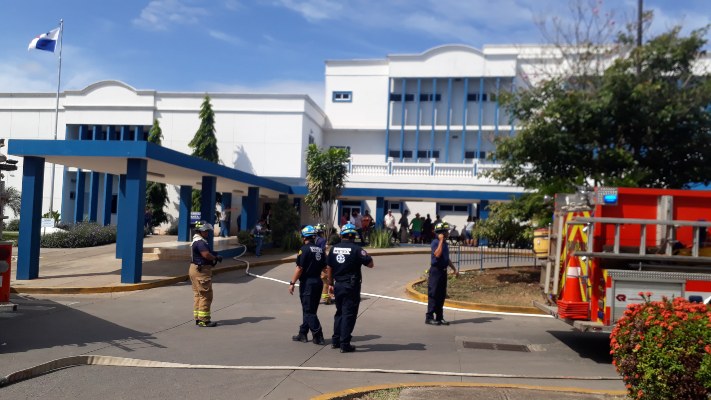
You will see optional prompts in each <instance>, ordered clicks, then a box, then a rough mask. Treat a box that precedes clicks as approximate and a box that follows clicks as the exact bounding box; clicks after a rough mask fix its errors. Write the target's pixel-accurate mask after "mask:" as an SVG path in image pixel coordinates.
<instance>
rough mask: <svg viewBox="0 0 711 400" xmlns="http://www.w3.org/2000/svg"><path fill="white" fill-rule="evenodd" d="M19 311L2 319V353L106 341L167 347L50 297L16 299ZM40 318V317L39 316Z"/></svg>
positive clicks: (129, 346)
mask: <svg viewBox="0 0 711 400" xmlns="http://www.w3.org/2000/svg"><path fill="white" fill-rule="evenodd" d="M13 302H17V303H19V308H18V311H17V312H16V314H15V313H12V314H5V315H9V317H6V318H0V343H2V345H1V346H0V354H11V353H21V352H25V351H28V350H36V349H49V348H53V347H61V346H77V347H86V346H89V345H92V344H97V343H105V344H107V345H109V346H111V347H116V348H119V349H121V350H124V351H127V352H131V351H135V350H137V349H140V348H146V347H153V348H165V346H163V345H160V344H158V343H156V342H154V341H153V340H154V339H156V338H155V337H154V336H153V335H152V334H150V333H145V332H139V331H135V330H132V329H128V328H125V327H123V326H121V325H117V324H114V323H112V322H108V321H106V320H104V319H101V318H98V317H95V316H93V315H91V314H87V313H85V312H83V311H80V310H78V309H75V308H71V307H68V306H66V305H62V304H60V303H57V302H54V301H51V300H46V299H42V300H37V299H34V298H31V297H23V298H18V299H15V298H13ZM40 317H41V318H40Z"/></svg>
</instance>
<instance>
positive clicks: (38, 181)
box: [15, 157, 44, 280]
mask: <svg viewBox="0 0 711 400" xmlns="http://www.w3.org/2000/svg"><path fill="white" fill-rule="evenodd" d="M23 164H24V165H23V166H22V203H21V205H20V235H22V240H20V241H18V243H17V273H16V275H15V277H16V278H17V279H18V280H24V279H36V278H37V277H38V276H39V251H40V221H41V219H42V188H43V187H44V158H41V157H25V158H24V161H23Z"/></svg>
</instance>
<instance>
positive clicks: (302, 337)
mask: <svg viewBox="0 0 711 400" xmlns="http://www.w3.org/2000/svg"><path fill="white" fill-rule="evenodd" d="M291 340H293V341H295V342H302V343H308V342H309V338H308V336H306V334H305V333H299V334H298V335H296V336H292V337H291Z"/></svg>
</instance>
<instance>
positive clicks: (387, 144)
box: [240, 78, 392, 229]
mask: <svg viewBox="0 0 711 400" xmlns="http://www.w3.org/2000/svg"><path fill="white" fill-rule="evenodd" d="M391 90H392V79H390V78H388V111H387V121H386V122H385V161H388V148H389V147H390V91H391ZM240 228H241V229H244V228H242V227H240Z"/></svg>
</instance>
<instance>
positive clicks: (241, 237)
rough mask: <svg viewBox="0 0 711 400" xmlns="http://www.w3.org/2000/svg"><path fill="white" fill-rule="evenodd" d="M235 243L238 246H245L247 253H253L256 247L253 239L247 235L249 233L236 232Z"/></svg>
mask: <svg viewBox="0 0 711 400" xmlns="http://www.w3.org/2000/svg"><path fill="white" fill-rule="evenodd" d="M237 241H238V242H239V243H240V244H243V245H245V246H247V251H250V252H253V251H254V249H255V248H256V247H257V246H256V245H255V244H254V239H253V238H252V235H250V234H249V231H239V232H237Z"/></svg>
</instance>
